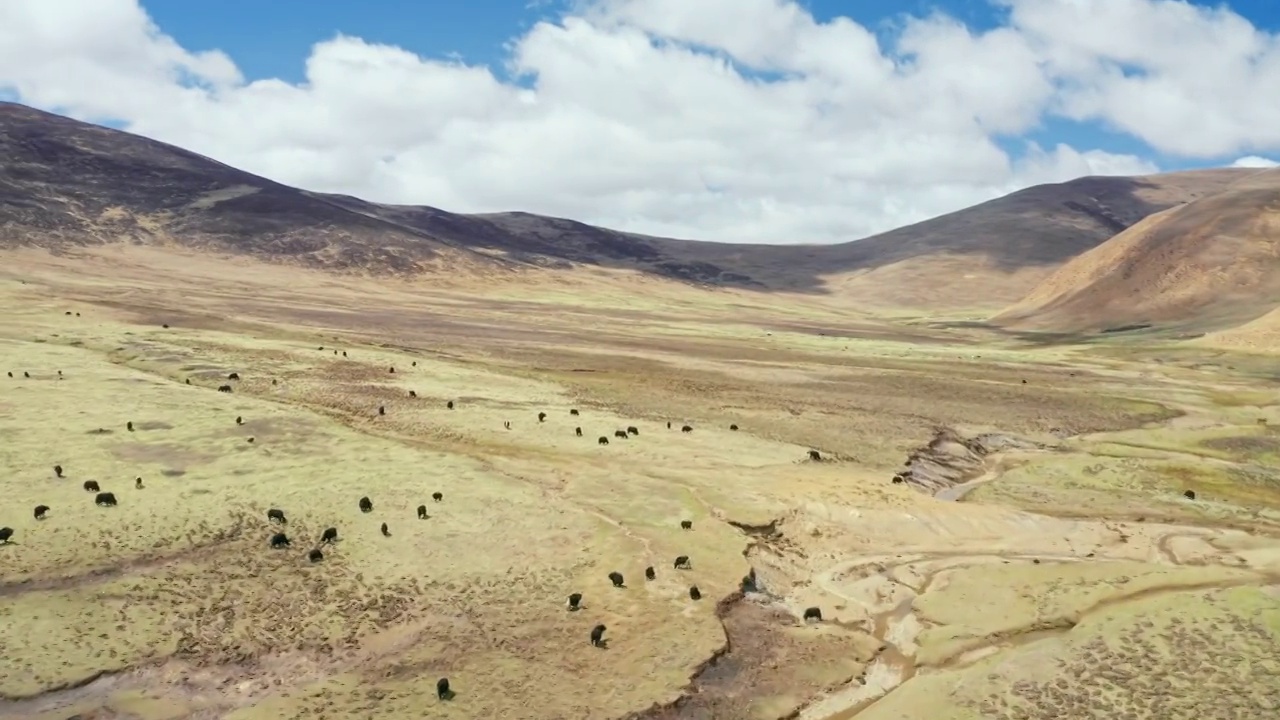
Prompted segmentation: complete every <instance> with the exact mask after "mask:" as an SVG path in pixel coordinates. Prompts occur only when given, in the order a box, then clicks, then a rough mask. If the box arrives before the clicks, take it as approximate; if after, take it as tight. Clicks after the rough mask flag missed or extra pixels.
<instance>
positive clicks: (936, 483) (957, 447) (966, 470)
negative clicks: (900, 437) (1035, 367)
mask: <svg viewBox="0 0 1280 720" xmlns="http://www.w3.org/2000/svg"><path fill="white" fill-rule="evenodd" d="M1042 448H1043V446H1042V445H1040V444H1039V443H1037V442H1034V441H1031V440H1027V439H1026V438H1020V437H1016V436H1014V435H1007V434H1004V433H982V434H979V435H975V436H973V437H965V436H964V435H962V434H961V433H960V432H959V431H957V430H955V429H954V428H947V427H944V428H938V429H937V430H936V431H935V432H934V436H933V439H932V440H930V441H929V444H928V445H925V446H924V447H922V448H919V449H917V450H914V451H912V453H911V454H910V455H908V456H907V463H906V467H905V468H904V469H902V470H901V471H899V472H898V473H897V474H896V475H894V476H893V481H894V482H895V483H906V484H907V485H910V486H912V487H914V488H916V489H918V490H921V491H923V492H927V493H929V494H935V493H937V492H939V491H941V490H945V489H947V488H949V487H952V486H955V485H959V484H961V483H965V482H968V481H970V480H972V479H974V478H976V477H978V476H979V475H981V474H982V473H984V472H986V469H987V458H988V457H990V456H991V455H993V454H995V453H1000V452H1006V451H1009V450H1036V449H1042Z"/></svg>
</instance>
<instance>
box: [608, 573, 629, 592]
mask: <svg viewBox="0 0 1280 720" xmlns="http://www.w3.org/2000/svg"><path fill="white" fill-rule="evenodd" d="M609 582H611V583H613V586H614V587H616V588H620V587H626V584H625V583H624V582H623V579H622V573H620V572H618V571H617V570H614V571H613V572H611V573H609Z"/></svg>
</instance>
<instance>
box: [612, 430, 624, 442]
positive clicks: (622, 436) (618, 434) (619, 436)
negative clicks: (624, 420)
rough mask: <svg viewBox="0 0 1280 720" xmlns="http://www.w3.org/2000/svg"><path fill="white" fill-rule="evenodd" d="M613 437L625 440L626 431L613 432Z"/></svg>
mask: <svg viewBox="0 0 1280 720" xmlns="http://www.w3.org/2000/svg"><path fill="white" fill-rule="evenodd" d="M613 436H614V437H616V438H622V439H623V440H626V439H627V431H626V430H614V431H613Z"/></svg>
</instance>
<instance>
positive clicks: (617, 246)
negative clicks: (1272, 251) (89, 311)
mask: <svg viewBox="0 0 1280 720" xmlns="http://www.w3.org/2000/svg"><path fill="white" fill-rule="evenodd" d="M0 130H2V131H3V132H0V153H3V155H4V157H5V163H4V165H3V166H2V167H0V214H3V216H4V217H5V218H6V226H7V229H8V230H9V232H7V233H5V235H4V240H3V241H0V242H4V243H5V244H7V245H9V246H13V245H18V246H23V245H26V246H39V247H47V248H49V249H50V250H53V251H58V250H60V249H61V248H62V247H65V246H74V245H96V244H105V243H106V242H109V241H110V242H130V243H138V244H150V243H157V242H169V241H171V240H176V241H177V242H179V243H180V244H182V245H183V246H186V247H190V248H192V249H209V250H214V251H218V252H232V253H237V254H244V255H250V256H255V257H258V258H261V259H264V260H269V261H285V262H289V263H291V264H301V265H305V266H311V267H317V268H322V269H328V270H356V271H360V272H369V273H375V274H376V273H397V274H412V273H414V272H417V271H419V270H420V269H421V268H423V267H425V266H424V265H423V264H422V263H423V262H424V261H428V260H432V259H434V258H438V256H439V255H440V251H441V250H444V249H449V250H451V251H458V252H461V253H463V254H464V257H466V258H469V260H470V261H471V262H473V263H475V264H477V265H478V266H480V267H493V268H495V269H505V270H513V269H519V268H520V267H539V268H553V269H555V268H558V269H568V268H570V267H573V266H574V265H585V266H595V267H601V268H608V269H624V270H634V271H639V272H642V273H646V274H650V275H655V276H659V277H662V278H665V279H669V280H675V281H679V282H685V283H690V284H695V285H709V286H717V287H726V288H736V289H742V290H750V291H756V292H772V291H786V292H793V293H802V294H806V293H807V294H827V293H829V292H830V291H829V290H828V289H827V288H826V287H825V284H824V277H826V276H830V275H833V274H841V273H849V272H855V271H867V270H875V269H878V268H882V267H885V266H888V265H891V264H894V263H902V262H904V261H911V260H916V259H920V258H925V257H936V258H940V259H943V260H944V261H945V258H946V257H953V258H963V257H981V258H983V259H984V260H986V261H987V262H989V263H990V264H991V266H993V267H994V268H995V269H997V270H998V271H1000V272H1005V273H1009V272H1014V271H1016V270H1019V269H1023V268H1027V267H1051V266H1056V265H1058V264H1060V263H1062V262H1064V261H1066V260H1068V259H1070V258H1072V257H1075V256H1076V255H1078V254H1079V253H1081V252H1083V251H1085V250H1088V249H1089V248H1092V247H1094V246H1096V245H1098V244H1099V243H1101V242H1103V241H1105V240H1106V239H1108V238H1110V237H1111V236H1113V235H1114V234H1116V233H1117V232H1120V231H1121V230H1123V229H1125V228H1127V227H1129V226H1131V225H1132V224H1133V223H1135V222H1137V221H1139V220H1141V219H1142V218H1143V217H1146V216H1147V215H1149V214H1151V213H1153V212H1156V211H1159V210H1162V209H1164V208H1167V207H1170V206H1172V205H1175V204H1178V203H1179V202H1184V201H1185V200H1186V199H1188V198H1190V197H1193V196H1195V194H1196V192H1195V191H1196V190H1197V189H1199V190H1203V189H1205V188H1210V189H1211V188H1212V186H1213V185H1214V184H1215V182H1216V183H1218V184H1225V181H1218V180H1213V179H1212V178H1214V177H1217V176H1214V175H1213V172H1214V171H1209V172H1206V173H1202V177H1201V179H1198V180H1197V179H1187V178H1190V177H1191V176H1192V175H1195V174H1194V173H1184V174H1180V175H1179V176H1177V177H1181V178H1184V180H1182V181H1176V180H1168V179H1166V180H1163V181H1161V183H1160V184H1156V183H1153V182H1150V181H1148V180H1144V179H1141V178H1122V177H1086V178H1080V179H1077V180H1073V181H1070V182H1066V183H1061V184H1056V185H1040V186H1036V187H1032V188H1027V189H1025V190H1022V191H1019V192H1015V193H1013V194H1011V195H1008V196H1005V197H1001V198H997V199H995V200H991V201H989V202H985V203H982V204H980V205H976V206H974V207H970V208H966V209H963V210H959V211H957V212H953V213H949V214H947V215H943V216H941V217H938V218H934V219H931V220H927V221H924V222H920V223H916V224H914V225H910V226H907V227H903V228H899V229H896V230H892V231H890V232H886V233H882V234H880V235H876V236H873V237H870V238H866V239H862V240H856V241H853V242H845V243H841V244H836V245H762V244H730V243H722V242H700V241H692V240H678V239H670V238H655V237H648V236H643V235H637V234H632V233H625V232H619V231H614V230H609V229H605V228H600V227H595V226H591V225H587V224H585V223H581V222H577V221H574V220H568V219H563V218H553V217H544V216H539V215H533V214H529V213H523V212H508V213H493V214H483V215H463V214H456V213H450V212H446V211H443V210H439V209H437V208H433V207H427V206H400V205H382V204H376V203H370V202H366V201H364V200H360V199H358V198H354V197H350V196H345V195H332V194H321V193H310V192H306V191H302V190H298V189H296V188H292V187H288V186H285V185H282V184H280V183H276V182H273V181H270V180H267V179H265V178H262V177H259V176H256V175H252V174H250V173H247V172H243V171H241V170H237V169H235V168H233V167H230V166H228V165H225V164H222V163H219V162H217V161H215V160H212V159H210V158H207V157H204V156H202V155H198V154H196V153H193V152H189V151H187V150H183V149H181V148H177V147H174V146H172V145H168V144H165V143H161V142H157V141H154V140H150V139H148V138H143V137H140V136H137V135H132V134H129V133H126V132H123V131H119V130H114V129H110V128H104V127H99V126H96V125H91V124H88V123H83V122H80V121H77V120H72V119H69V118H65V117H61V116H58V115H54V114H51V113H46V112H42V111H39V110H34V109H32V108H28V107H25V106H22V105H17V104H14V103H0ZM1217 172H1219V173H1221V172H1224V171H1217ZM1161 190H1162V191H1163V192H1164V194H1163V195H1162V196H1160V197H1162V199H1163V201H1162V202H1161V201H1153V200H1151V199H1149V198H1150V197H1151V196H1153V195H1159V193H1158V192H1156V191H1161ZM1144 194H1145V195H1146V196H1147V197H1145V198H1144V197H1143V195H1144ZM940 272H941V271H939V272H929V273H925V274H923V275H920V276H919V277H917V276H909V277H908V279H906V280H903V281H902V282H907V283H915V282H929V283H937V282H939V281H942V282H947V280H946V279H940V278H938V277H935V275H938V274H940ZM955 282H964V281H963V280H960V279H959V278H957V279H956V280H955Z"/></svg>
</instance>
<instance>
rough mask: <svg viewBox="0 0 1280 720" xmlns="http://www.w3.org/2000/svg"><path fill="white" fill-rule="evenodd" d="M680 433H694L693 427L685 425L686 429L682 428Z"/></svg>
mask: <svg viewBox="0 0 1280 720" xmlns="http://www.w3.org/2000/svg"><path fill="white" fill-rule="evenodd" d="M680 432H693V426H692V425H685V426H684V427H682V428H680Z"/></svg>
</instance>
